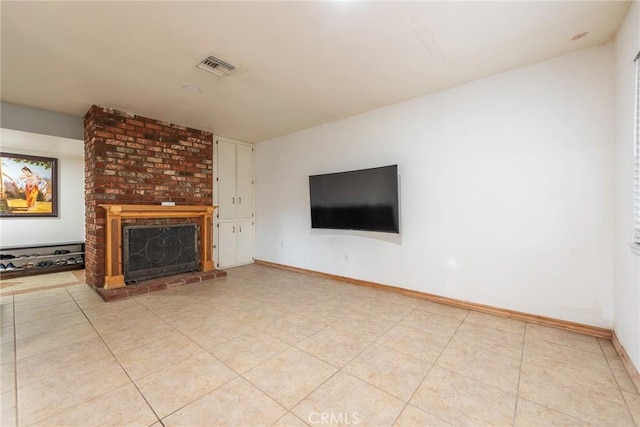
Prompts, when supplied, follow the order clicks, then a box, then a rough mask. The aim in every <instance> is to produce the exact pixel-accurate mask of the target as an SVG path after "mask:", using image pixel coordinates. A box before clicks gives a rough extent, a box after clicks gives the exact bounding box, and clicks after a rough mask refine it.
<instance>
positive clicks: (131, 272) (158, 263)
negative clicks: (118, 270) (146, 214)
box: [122, 224, 200, 283]
mask: <svg viewBox="0 0 640 427" xmlns="http://www.w3.org/2000/svg"><path fill="white" fill-rule="evenodd" d="M198 232H199V230H198V225H197V224H180V225H151V226H149V225H143V226H125V227H123V228H122V233H123V239H122V240H123V244H122V246H123V270H124V281H125V283H131V282H137V281H140V280H146V279H152V278H154V277H161V276H169V275H172V274H178V273H185V272H189V271H195V270H197V269H198V262H199V257H200V254H199V252H198V248H199V242H198Z"/></svg>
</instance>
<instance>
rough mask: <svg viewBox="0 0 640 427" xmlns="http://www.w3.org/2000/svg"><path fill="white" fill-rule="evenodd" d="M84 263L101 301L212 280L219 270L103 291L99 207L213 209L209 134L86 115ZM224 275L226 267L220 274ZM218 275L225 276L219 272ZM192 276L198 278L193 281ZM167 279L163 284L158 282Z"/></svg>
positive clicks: (131, 118) (139, 119)
mask: <svg viewBox="0 0 640 427" xmlns="http://www.w3.org/2000/svg"><path fill="white" fill-rule="evenodd" d="M84 140H85V234H86V247H85V265H86V278H87V279H86V280H87V284H88V285H90V286H91V287H92V288H94V289H95V290H96V291H98V292H99V293H100V294H101V295H102V296H103V298H105V299H112V298H111V297H119V298H120V297H123V296H128V295H131V294H136V293H141V292H148V291H151V290H155V289H162V288H164V287H167V286H169V285H170V284H171V283H173V282H176V281H177V282H179V283H178V284H181V283H182V282H192V281H199V280H203V279H208V278H213V277H215V276H216V273H217V272H216V271H210V272H206V273H203V274H200V275H196V276H194V275H193V273H192V274H191V275H189V276H188V277H183V276H184V275H181V276H180V277H178V276H176V277H175V278H173V279H171V278H169V279H166V278H165V279H163V280H160V281H158V279H156V280H154V281H152V283H150V284H147V285H146V286H145V285H144V282H142V283H141V284H140V285H137V286H135V287H130V286H126V288H128V289H125V288H123V290H121V291H117V290H114V291H112V292H108V291H107V290H106V289H105V273H106V272H105V259H106V240H105V237H106V222H105V218H106V216H105V209H104V208H101V207H100V205H156V206H158V205H160V204H161V202H163V201H166V202H174V203H175V204H176V206H209V207H210V206H212V204H213V134H212V133H210V132H205V131H201V130H197V129H191V128H187V127H184V126H179V125H175V124H171V123H167V122H163V121H159V120H155V119H151V118H148V117H143V116H138V115H134V114H129V113H125V112H122V111H118V110H114V109H111V108H106V107H101V106H96V105H94V106H92V107H91V108H90V109H89V111H88V112H87V114H86V115H85V117H84ZM199 220H200V219H199V218H197V217H194V218H188V217H180V218H175V217H167V216H164V217H163V216H158V217H156V218H123V219H122V221H123V225H151V224H153V225H162V224H176V223H181V222H191V223H197V222H198V221H199ZM219 273H223V272H219ZM218 275H222V274H218ZM194 277H196V278H197V279H198V280H195V279H194ZM162 284H164V286H162Z"/></svg>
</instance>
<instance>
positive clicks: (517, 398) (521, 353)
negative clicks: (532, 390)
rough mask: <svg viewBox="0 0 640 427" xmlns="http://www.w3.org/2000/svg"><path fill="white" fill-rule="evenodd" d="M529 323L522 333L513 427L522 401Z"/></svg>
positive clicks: (526, 323)
mask: <svg viewBox="0 0 640 427" xmlns="http://www.w3.org/2000/svg"><path fill="white" fill-rule="evenodd" d="M528 324H529V322H527V321H525V322H524V331H523V333H522V350H520V367H519V368H518V386H517V387H516V404H515V405H514V408H513V418H512V421H511V425H513V426H515V425H516V416H517V415H518V402H519V401H520V381H521V379H522V365H523V363H524V346H525V343H526V340H527V325H528Z"/></svg>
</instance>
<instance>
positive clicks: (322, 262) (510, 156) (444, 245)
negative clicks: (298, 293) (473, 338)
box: [256, 44, 615, 327]
mask: <svg viewBox="0 0 640 427" xmlns="http://www.w3.org/2000/svg"><path fill="white" fill-rule="evenodd" d="M613 65H614V50H613V46H612V44H608V45H606V46H603V47H598V48H592V49H588V50H583V51H580V52H577V53H573V54H570V55H566V56H562V57H559V58H556V59H553V60H549V61H545V62H542V63H538V64H535V65H532V66H528V67H524V68H520V69H517V70H513V71H509V72H505V73H502V74H499V75H495V76H492V77H489V78H485V79H482V80H478V81H475V82H471V83H468V84H464V85H461V86H458V87H455V88H452V89H449V90H445V91H441V92H437V93H434V94H430V95H426V96H423V97H420V98H416V99H413V100H410V101H407V102H404V103H401V104H397V105H394V106H391V107H387V108H383V109H379V110H375V111H371V112H368V113H364V114H361V115H358V116H354V117H351V118H348V119H346V120H342V121H338V122H332V123H329V124H326V125H322V126H318V127H315V128H311V129H307V130H304V131H301V132H298V133H295V134H291V135H287V136H284V137H279V138H275V139H273V140H269V141H264V142H260V143H258V144H257V146H256V233H257V235H256V259H261V260H266V261H271V262H276V263H281V264H286V265H291V266H296V267H301V268H306V269H310V270H316V271H322V272H327V273H331V274H336V275H342V276H348V277H352V278H357V279H362V280H369V281H373V282H377V283H384V284H389V285H394V286H399V287H403V288H408V289H414V290H418V291H422V292H427V293H433V294H438V295H442V296H447V297H452V298H457V299H462V300H467V301H473V302H477V303H482V304H489V305H492V306H498V307H504V308H509V309H513V310H518V311H523V312H527V313H535V314H540V315H545V316H551V317H554V318H559V319H566V320H571V321H576V322H581V323H586V324H591V325H596V326H602V327H612V326H613V301H612V299H613V161H614V147H613V139H614V103H615V102H614V90H613V89H614V80H613V74H614V67H613ZM398 78H402V76H401V73H400V74H399V75H398ZM385 84H393V82H387V83H385ZM395 163H397V164H398V165H399V171H400V174H401V198H402V200H401V204H402V214H401V222H402V223H401V227H402V235H401V237H400V238H398V239H394V238H393V237H392V236H390V238H385V236H386V235H384V234H378V233H357V232H338V231H323V232H319V231H315V230H314V231H312V230H311V229H310V213H309V190H308V175H311V174H318V173H326V172H334V171H343V170H349V169H359V168H366V167H374V166H381V165H388V164H395ZM345 252H348V261H347V260H345V258H344V253H345Z"/></svg>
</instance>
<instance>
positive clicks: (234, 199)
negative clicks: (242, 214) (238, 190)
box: [231, 197, 236, 205]
mask: <svg viewBox="0 0 640 427" xmlns="http://www.w3.org/2000/svg"><path fill="white" fill-rule="evenodd" d="M231 204H232V205H235V204H236V198H235V197H232V198H231Z"/></svg>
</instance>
